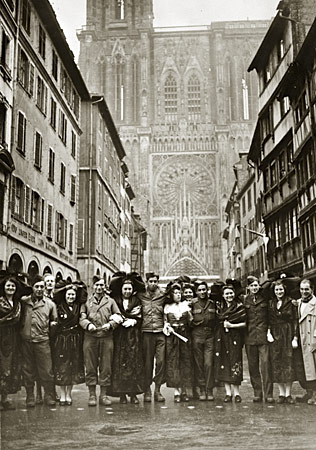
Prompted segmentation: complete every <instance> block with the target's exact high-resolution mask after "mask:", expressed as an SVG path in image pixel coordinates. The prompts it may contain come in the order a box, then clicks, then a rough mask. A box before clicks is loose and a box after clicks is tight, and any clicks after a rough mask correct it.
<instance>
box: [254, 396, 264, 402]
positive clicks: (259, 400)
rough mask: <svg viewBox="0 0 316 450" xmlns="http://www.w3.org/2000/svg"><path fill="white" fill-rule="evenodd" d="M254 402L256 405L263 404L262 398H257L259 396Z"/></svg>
mask: <svg viewBox="0 0 316 450" xmlns="http://www.w3.org/2000/svg"><path fill="white" fill-rule="evenodd" d="M252 401H253V402H254V403H262V397H257V396H255V397H254V398H253V399H252Z"/></svg>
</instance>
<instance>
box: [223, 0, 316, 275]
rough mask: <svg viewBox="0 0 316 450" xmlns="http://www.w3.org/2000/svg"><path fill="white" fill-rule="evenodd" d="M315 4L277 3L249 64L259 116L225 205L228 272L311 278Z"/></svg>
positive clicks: (315, 215)
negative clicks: (256, 89) (254, 75)
mask: <svg viewBox="0 0 316 450" xmlns="http://www.w3.org/2000/svg"><path fill="white" fill-rule="evenodd" d="M315 17H316V4H315V1H313V0H311V1H309V0H304V1H301V0H288V1H281V2H280V3H279V5H278V12H277V15H276V16H275V18H274V20H273V21H272V23H271V25H270V27H269V29H268V31H267V33H266V35H265V36H264V39H263V41H262V43H261V45H260V47H259V49H258V51H257V53H256V54H255V56H254V58H253V60H252V62H251V63H250V65H249V68H248V71H250V72H251V71H253V70H256V72H257V75H258V80H259V87H260V92H259V115H258V120H257V124H256V128H255V131H254V134H253V137H252V142H251V145H250V149H249V153H248V154H247V155H240V156H241V158H240V161H239V162H238V163H236V164H235V166H234V168H235V184H234V187H233V189H232V191H231V195H230V199H229V201H228V202H227V205H226V217H227V224H226V229H225V230H224V238H226V240H227V259H226V273H227V274H228V275H229V276H232V277H236V278H242V279H243V280H244V281H245V278H246V276H247V275H248V274H254V275H256V276H258V277H259V278H260V279H261V281H263V280H264V279H266V278H267V277H270V278H276V277H278V276H279V275H280V274H281V273H282V272H285V273H288V274H291V275H294V276H305V277H308V278H310V279H312V280H313V281H314V282H315V281H316V116H315V113H316V56H315V55H316V52H315V50H316V44H315V42H316V21H315V20H314V19H315Z"/></svg>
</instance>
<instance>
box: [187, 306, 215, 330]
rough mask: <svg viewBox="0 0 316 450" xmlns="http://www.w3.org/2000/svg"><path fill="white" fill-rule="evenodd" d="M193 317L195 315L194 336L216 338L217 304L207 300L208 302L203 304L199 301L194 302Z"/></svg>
mask: <svg viewBox="0 0 316 450" xmlns="http://www.w3.org/2000/svg"><path fill="white" fill-rule="evenodd" d="M191 308H192V315H193V323H192V324H193V326H194V328H193V330H192V334H193V335H194V336H198V335H205V334H207V335H210V336H214V328H215V303H214V302H213V301H212V300H210V299H207V300H206V302H205V303H204V302H201V301H200V300H199V299H197V298H194V299H193V300H192V305H191Z"/></svg>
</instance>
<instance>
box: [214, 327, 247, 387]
mask: <svg viewBox="0 0 316 450" xmlns="http://www.w3.org/2000/svg"><path fill="white" fill-rule="evenodd" d="M242 347H243V331H242V330H241V329H233V328H229V329H228V331H225V329H224V327H223V326H222V325H221V326H219V327H218V328H217V329H216V331H215V361H214V365H215V367H214V372H215V379H216V381H221V382H223V383H229V384H234V385H240V384H241V382H242V379H243V364H242Z"/></svg>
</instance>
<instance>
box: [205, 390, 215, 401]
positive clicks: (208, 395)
mask: <svg viewBox="0 0 316 450" xmlns="http://www.w3.org/2000/svg"><path fill="white" fill-rule="evenodd" d="M206 399H207V401H208V402H213V401H214V400H215V397H214V395H213V392H211V391H210V392H207V394H206Z"/></svg>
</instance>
